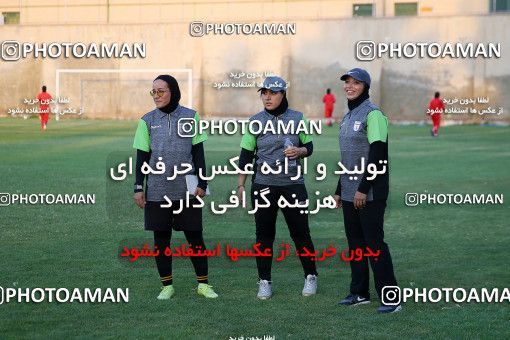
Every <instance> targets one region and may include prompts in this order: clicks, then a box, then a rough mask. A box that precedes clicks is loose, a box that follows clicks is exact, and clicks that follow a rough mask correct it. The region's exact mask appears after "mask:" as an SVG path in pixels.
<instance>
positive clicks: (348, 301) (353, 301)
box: [338, 294, 370, 306]
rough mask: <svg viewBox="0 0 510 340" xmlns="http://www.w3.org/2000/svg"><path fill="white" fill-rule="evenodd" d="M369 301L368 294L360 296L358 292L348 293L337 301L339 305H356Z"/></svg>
mask: <svg viewBox="0 0 510 340" xmlns="http://www.w3.org/2000/svg"><path fill="white" fill-rule="evenodd" d="M367 303H370V295H368V296H361V295H358V294H349V295H347V297H345V298H344V299H343V300H340V301H339V302H338V304H339V305H343V306H358V305H364V304H367Z"/></svg>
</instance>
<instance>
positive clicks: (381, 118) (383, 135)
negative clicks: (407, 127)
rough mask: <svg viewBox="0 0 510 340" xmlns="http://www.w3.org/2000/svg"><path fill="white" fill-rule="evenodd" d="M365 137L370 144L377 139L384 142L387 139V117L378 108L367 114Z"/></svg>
mask: <svg viewBox="0 0 510 340" xmlns="http://www.w3.org/2000/svg"><path fill="white" fill-rule="evenodd" d="M367 137H368V143H370V144H372V143H373V142H377V141H381V142H385V143H386V141H387V139H388V118H386V116H385V115H384V114H383V113H382V112H381V111H379V110H374V111H372V112H370V113H369V114H368V116H367Z"/></svg>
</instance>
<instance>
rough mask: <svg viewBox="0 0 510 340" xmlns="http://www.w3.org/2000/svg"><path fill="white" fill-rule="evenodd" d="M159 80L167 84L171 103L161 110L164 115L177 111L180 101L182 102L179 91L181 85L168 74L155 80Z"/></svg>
mask: <svg viewBox="0 0 510 340" xmlns="http://www.w3.org/2000/svg"><path fill="white" fill-rule="evenodd" d="M158 79H161V80H163V81H164V82H165V83H167V84H168V88H169V89H170V102H169V103H168V104H167V105H166V106H164V107H162V108H160V110H161V111H163V112H164V113H171V112H173V111H175V109H176V108H177V105H179V100H181V90H179V84H178V83H177V80H175V78H174V77H172V76H169V75H168V74H162V75H160V76H158V77H157V78H156V79H154V81H156V80H158Z"/></svg>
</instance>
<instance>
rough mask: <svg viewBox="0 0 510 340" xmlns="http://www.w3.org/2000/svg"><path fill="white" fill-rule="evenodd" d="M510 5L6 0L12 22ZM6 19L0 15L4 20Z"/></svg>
mask: <svg viewBox="0 0 510 340" xmlns="http://www.w3.org/2000/svg"><path fill="white" fill-rule="evenodd" d="M505 11H506V12H508V11H510V0H469V1H466V0H421V1H409V0H280V1H278V0H276V1H275V0H236V1H225V0H195V1H183V0H160V1H150V2H149V1H148V2H144V1H135V0H76V1H74V0H73V1H71V0H2V1H1V2H0V13H1V14H2V17H3V23H4V24H5V25H9V24H22V25H31V24H36V25H40V24H91V23H101V24H104V23H112V24H123V23H129V24H137V23H153V22H166V23H168V22H187V21H190V20H201V19H202V20H203V19H204V18H207V20H209V21H214V20H234V19H235V20H240V21H243V20H244V21H249V20H260V19H261V18H263V19H264V20H272V19H274V20H282V19H289V20H290V19H292V20H303V19H318V20H320V19H337V18H349V17H366V16H368V17H395V16H406V15H407V16H420V17H421V16H456V15H480V14H489V13H494V12H505ZM1 22H2V20H1V19H0V23H1Z"/></svg>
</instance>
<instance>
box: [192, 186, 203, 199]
mask: <svg viewBox="0 0 510 340" xmlns="http://www.w3.org/2000/svg"><path fill="white" fill-rule="evenodd" d="M194 195H195V196H198V197H204V196H205V190H204V189H202V188H200V187H197V189H196V190H195V194H194Z"/></svg>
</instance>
